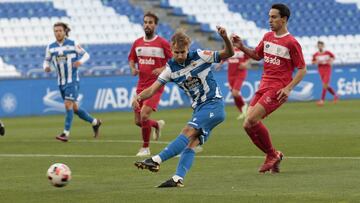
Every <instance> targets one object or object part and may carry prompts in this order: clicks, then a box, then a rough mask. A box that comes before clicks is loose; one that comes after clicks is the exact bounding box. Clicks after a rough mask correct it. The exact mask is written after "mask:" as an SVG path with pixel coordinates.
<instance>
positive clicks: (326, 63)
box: [312, 41, 338, 106]
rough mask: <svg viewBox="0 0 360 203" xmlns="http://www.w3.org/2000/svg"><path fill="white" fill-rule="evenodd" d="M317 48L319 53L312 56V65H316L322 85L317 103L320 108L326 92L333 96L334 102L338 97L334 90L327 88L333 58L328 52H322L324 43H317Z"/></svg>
mask: <svg viewBox="0 0 360 203" xmlns="http://www.w3.org/2000/svg"><path fill="white" fill-rule="evenodd" d="M317 46H318V49H319V51H318V52H316V53H315V54H314V55H313V59H312V63H313V64H317V65H318V71H319V74H320V78H321V81H322V84H323V89H322V92H321V99H320V100H319V101H318V102H317V104H318V105H319V106H322V105H324V100H325V95H326V92H327V91H329V92H330V94H332V95H333V96H334V102H337V100H338V96H337V95H336V93H335V91H334V89H333V88H331V87H330V86H329V83H330V78H331V65H332V63H333V61H334V59H335V56H334V54H333V53H331V52H330V51H325V50H324V42H322V41H318V43H317Z"/></svg>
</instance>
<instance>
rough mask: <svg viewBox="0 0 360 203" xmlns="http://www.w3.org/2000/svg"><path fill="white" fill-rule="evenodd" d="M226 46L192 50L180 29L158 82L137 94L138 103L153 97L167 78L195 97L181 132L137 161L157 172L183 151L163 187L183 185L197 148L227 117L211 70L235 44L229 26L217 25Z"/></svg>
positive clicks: (143, 167)
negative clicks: (170, 55) (162, 165)
mask: <svg viewBox="0 0 360 203" xmlns="http://www.w3.org/2000/svg"><path fill="white" fill-rule="evenodd" d="M217 29H218V33H219V34H220V36H221V37H222V38H223V40H224V43H225V47H224V49H223V50H221V51H202V50H197V51H190V52H189V46H190V43H191V41H190V38H189V37H188V36H187V35H186V34H185V33H184V32H182V31H177V32H176V33H175V34H174V35H173V36H172V38H171V51H172V54H173V58H172V59H171V60H169V61H168V63H167V65H166V68H165V70H164V71H163V72H162V73H161V74H160V75H159V77H158V79H157V81H156V82H154V83H153V84H152V85H151V86H150V87H149V88H147V89H145V90H144V91H142V92H141V93H140V94H139V95H137V96H136V97H135V99H134V101H133V106H134V107H136V106H137V105H138V104H139V101H141V100H144V99H147V98H149V97H151V96H152V95H153V94H154V93H155V92H156V91H157V90H158V89H159V88H161V87H162V86H164V85H165V84H166V83H167V82H174V83H176V84H177V85H178V86H179V87H180V88H181V89H183V90H184V91H185V93H186V94H187V95H188V96H189V97H190V98H191V99H192V107H193V109H194V111H193V115H192V118H191V119H190V120H189V121H188V123H187V125H186V126H185V127H184V129H183V130H182V132H181V134H180V135H179V136H178V137H177V138H176V139H175V140H174V141H173V142H171V143H170V144H169V145H168V146H167V147H166V148H165V149H164V150H163V151H161V152H160V153H159V154H158V155H156V156H153V157H152V158H149V159H145V160H143V161H137V162H135V166H136V167H138V168H141V169H148V170H150V171H153V172H157V171H158V170H159V169H160V163H162V162H164V161H166V160H168V159H170V158H172V157H174V156H176V155H178V154H180V153H181V157H180V160H179V164H178V166H177V170H176V173H175V175H174V176H173V177H172V178H170V179H169V180H167V181H165V182H164V183H162V184H161V185H159V187H183V186H184V185H183V179H184V177H185V175H186V173H187V172H188V171H189V170H190V167H191V165H192V163H193V160H194V156H195V151H194V148H195V147H196V146H198V145H199V144H200V145H201V144H203V143H204V142H205V141H206V140H207V139H208V138H209V136H210V132H211V130H212V129H213V128H214V127H215V126H217V125H218V124H220V123H221V122H223V121H224V119H225V111H224V102H223V99H222V96H221V92H220V88H219V85H218V84H217V82H216V81H215V79H214V77H213V74H212V72H211V64H212V63H219V62H220V61H221V60H224V59H226V58H229V57H231V56H232V55H234V51H233V46H232V44H231V42H230V40H229V38H228V36H227V33H226V30H225V29H224V28H222V27H220V26H218V27H217Z"/></svg>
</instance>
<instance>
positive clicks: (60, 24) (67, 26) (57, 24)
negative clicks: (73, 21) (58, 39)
mask: <svg viewBox="0 0 360 203" xmlns="http://www.w3.org/2000/svg"><path fill="white" fill-rule="evenodd" d="M58 26H61V27H63V28H64V31H65V35H66V37H69V32H70V31H71V29H70V27H69V25H68V24H66V23H64V22H57V23H55V24H54V28H55V27H58Z"/></svg>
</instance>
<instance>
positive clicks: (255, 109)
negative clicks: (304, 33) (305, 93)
mask: <svg viewBox="0 0 360 203" xmlns="http://www.w3.org/2000/svg"><path fill="white" fill-rule="evenodd" d="M289 17H290V10H289V8H288V7H287V6H286V5H284V4H273V5H272V6H271V9H270V12H269V24H270V28H271V32H268V33H266V34H265V35H264V37H263V39H262V40H261V41H260V43H259V45H258V46H257V47H256V48H255V49H250V48H248V47H246V46H244V44H243V43H242V41H241V39H240V37H239V36H236V35H233V36H232V40H233V43H234V46H235V47H237V48H239V49H240V50H241V51H243V52H244V53H245V54H247V55H248V56H250V57H251V58H253V59H255V60H260V59H264V72H263V74H262V78H261V81H260V86H259V89H258V91H257V92H256V93H255V95H254V97H253V99H252V101H251V102H250V107H249V108H248V111H247V116H246V118H245V121H244V124H243V126H244V129H245V131H246V133H247V134H248V135H249V137H250V139H251V140H252V142H253V143H254V144H255V145H256V146H257V147H258V148H259V149H260V150H261V151H263V152H264V153H265V154H266V159H265V162H264V163H263V165H262V166H261V167H260V168H259V172H261V173H265V172H267V171H270V172H272V173H278V172H280V168H279V166H280V161H281V160H282V158H283V154H282V153H281V152H280V151H277V150H276V149H275V148H274V147H273V145H272V143H271V138H270V133H269V131H268V130H267V128H266V127H265V125H264V124H263V123H262V122H261V120H262V119H263V118H265V117H266V116H269V115H270V114H271V113H272V112H273V111H275V110H276V109H277V108H279V107H280V106H281V105H282V104H283V103H285V102H286V100H287V98H288V96H289V94H290V92H291V90H292V89H293V88H294V87H295V86H296V85H297V84H298V83H299V82H300V81H301V80H302V78H303V77H304V76H305V74H306V65H305V62H304V57H303V54H302V49H301V46H300V44H299V43H298V42H297V41H296V39H295V38H294V37H293V36H292V35H291V34H290V33H289V32H288V30H287V23H288V20H289ZM295 67H296V68H297V72H296V74H295V76H294V78H292V74H293V72H294V70H295Z"/></svg>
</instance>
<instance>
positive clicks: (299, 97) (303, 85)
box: [289, 81, 314, 101]
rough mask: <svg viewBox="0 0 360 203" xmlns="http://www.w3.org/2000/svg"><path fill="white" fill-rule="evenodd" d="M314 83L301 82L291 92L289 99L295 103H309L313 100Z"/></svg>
mask: <svg viewBox="0 0 360 203" xmlns="http://www.w3.org/2000/svg"><path fill="white" fill-rule="evenodd" d="M313 92H314V83H312V82H308V81H301V82H300V83H299V84H298V85H297V86H296V87H295V89H294V90H293V91H291V93H290V96H289V99H292V100H296V101H310V100H312V99H314V95H313Z"/></svg>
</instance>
